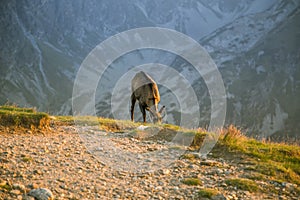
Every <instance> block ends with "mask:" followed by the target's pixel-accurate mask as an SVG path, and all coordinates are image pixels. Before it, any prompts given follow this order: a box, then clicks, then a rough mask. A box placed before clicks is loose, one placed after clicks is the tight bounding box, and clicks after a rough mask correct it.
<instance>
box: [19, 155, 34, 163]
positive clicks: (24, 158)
mask: <svg viewBox="0 0 300 200" xmlns="http://www.w3.org/2000/svg"><path fill="white" fill-rule="evenodd" d="M22 161H23V162H31V161H33V158H32V157H26V156H25V157H23V158H22Z"/></svg>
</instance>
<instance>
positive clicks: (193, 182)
mask: <svg viewBox="0 0 300 200" xmlns="http://www.w3.org/2000/svg"><path fill="white" fill-rule="evenodd" d="M181 182H182V183H183V184H186V185H202V183H201V181H200V180H199V179H198V178H185V179H183V180H182V181H181Z"/></svg>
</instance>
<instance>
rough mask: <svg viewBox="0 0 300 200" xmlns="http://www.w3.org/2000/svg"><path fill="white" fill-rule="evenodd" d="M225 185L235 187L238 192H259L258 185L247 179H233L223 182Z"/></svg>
mask: <svg viewBox="0 0 300 200" xmlns="http://www.w3.org/2000/svg"><path fill="white" fill-rule="evenodd" d="M225 183H226V184H227V185H230V186H233V187H236V188H238V189H240V190H247V191H249V192H257V191H258V190H259V187H258V185H257V184H256V183H255V182H254V181H253V180H249V179H242V178H234V179H227V180H226V181H225Z"/></svg>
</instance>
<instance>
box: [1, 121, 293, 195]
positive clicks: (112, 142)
mask: <svg viewBox="0 0 300 200" xmlns="http://www.w3.org/2000/svg"><path fill="white" fill-rule="evenodd" d="M82 130H84V131H86V134H85V135H82V134H81V135H79V134H78V128H76V127H73V126H58V127H55V128H52V129H51V130H48V131H40V132H39V133H31V132H30V131H28V130H18V131H14V130H10V129H8V128H5V127H0V144H1V146H0V186H1V187H0V199H34V198H32V197H30V196H28V195H27V194H28V193H30V191H32V189H36V188H47V189H48V190H50V191H51V192H52V194H53V196H54V199H199V197H198V196H197V195H198V191H199V189H201V188H213V189H217V190H218V191H219V192H220V195H218V196H216V197H215V198H214V199H298V197H297V196H296V194H294V193H293V192H290V191H288V192H285V191H287V190H288V189H289V188H287V184H285V185H282V186H281V185H278V187H276V188H277V190H278V194H275V193H271V194H254V193H250V192H248V191H242V190H238V189H237V188H235V187H232V186H228V185H227V184H226V183H225V180H226V179H228V178H233V177H243V176H245V175H246V174H247V173H251V172H249V171H246V170H245V169H246V168H247V164H237V163H235V162H231V161H229V160H224V159H222V158H218V159H207V160H202V159H199V158H198V159H182V158H181V159H179V158H178V157H177V159H175V158H174V157H169V156H167V157H166V159H170V160H169V161H172V162H169V161H168V162H167V163H166V162H164V161H163V158H164V156H166V155H167V153H166V152H170V149H172V150H174V149H175V150H176V149H177V150H178V149H180V148H170V144H167V143H163V142H158V143H155V142H153V141H140V140H138V139H135V138H132V137H130V136H129V135H126V134H125V133H122V134H121V133H104V132H100V131H97V130H96V129H95V128H93V127H91V128H88V129H87V128H86V127H85V129H81V131H82ZM101 138H102V139H101ZM83 141H84V142H83ZM96 144H98V145H96ZM87 147H88V148H87ZM124 152H125V153H124ZM126 152H129V153H128V154H126ZM153 152H160V153H154V154H153ZM177 153H178V152H177ZM139 154H140V156H139ZM170 154H173V155H176V156H178V155H177V154H176V151H175V153H174V152H171V153H170ZM144 155H146V156H144ZM149 155H150V156H149ZM157 155H159V156H157ZM126 159H132V160H130V161H128V162H127V163H126ZM161 163H163V164H161ZM138 166H140V169H142V170H139V168H138ZM147 166H151V167H149V168H147ZM126 167H127V168H126ZM118 168H119V169H121V170H118ZM126 169H129V170H126ZM151 169H153V170H151ZM186 178H198V179H199V180H200V181H201V184H200V185H194V186H190V185H186V184H183V183H182V180H184V179H186ZM268 184H276V183H271V182H262V181H261V182H260V183H259V185H260V186H261V187H264V185H268ZM5 186H9V187H10V188H9V189H8V190H7V189H5ZM292 186H293V185H291V184H290V185H289V187H292Z"/></svg>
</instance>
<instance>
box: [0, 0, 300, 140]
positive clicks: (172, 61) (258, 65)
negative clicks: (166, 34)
mask: <svg viewBox="0 0 300 200" xmlns="http://www.w3.org/2000/svg"><path fill="white" fill-rule="evenodd" d="M299 8H300V4H299V1H295V0H294V1H286V0H276V1H268V0H264V1H262V0H251V1H250V0H241V1H234V0H210V1H208V0H178V1H173V0H164V1H161V0H158V1H153V0H131V1H126V2H120V1H111V0H102V1H97V0H91V1H88V2H87V1H84V0H74V1H60V0H51V1H50V0H36V1H22V2H19V1H17V0H4V1H2V3H1V4H0V36H1V37H0V46H1V47H2V51H0V71H1V73H0V85H1V92H0V104H4V103H6V102H14V103H17V104H19V105H22V106H35V107H37V110H39V111H44V112H51V114H55V115H70V114H71V113H72V91H73V85H74V80H75V77H76V75H77V72H78V70H79V68H80V65H81V63H82V62H83V61H84V59H85V58H86V57H87V55H89V53H90V52H91V51H92V50H93V49H94V48H95V47H97V45H99V44H100V43H101V42H103V41H105V40H106V39H108V38H109V37H111V36H114V35H115V34H118V33H121V32H123V31H127V30H131V29H135V28H142V27H163V28H169V29H172V30H176V31H178V32H180V33H184V34H186V35H187V36H189V37H191V38H193V39H194V40H195V41H198V42H199V44H200V45H202V46H203V47H204V48H205V50H206V51H207V52H208V53H209V54H210V56H211V57H212V58H213V60H214V62H215V63H216V64H217V66H218V68H219V70H220V73H221V75H222V78H223V81H224V85H225V87H226V96H227V100H228V102H227V103H228V104H227V117H226V124H227V125H230V124H235V125H237V126H239V127H242V128H243V129H244V130H245V133H246V132H247V134H249V135H250V134H251V135H253V136H254V135H255V136H256V137H258V138H262V139H264V138H269V137H270V138H272V139H277V140H283V139H286V138H291V137H292V138H297V137H299V134H298V133H299V123H298V121H299V113H300V112H299V109H300V108H299V105H300V104H299V103H298V99H299V96H300V91H299V88H300V87H299V84H300V78H299V60H300V59H299V46H300V44H299V41H300V40H299V27H300V26H299V18H300V16H299ZM147 63H160V64H163V65H167V66H170V67H171V68H172V69H175V70H177V71H178V72H179V73H180V74H181V75H182V76H183V77H184V78H185V79H187V80H188V81H189V83H190V84H191V85H192V87H193V89H194V91H195V95H196V96H197V99H198V100H199V104H200V105H199V107H200V109H199V112H200V124H199V126H201V127H206V126H207V125H208V124H209V121H210V119H211V116H212V113H211V110H210V109H211V102H210V100H211V96H210V94H209V91H208V90H207V88H206V84H205V83H204V82H203V80H202V77H201V75H200V74H199V73H198V72H197V71H195V69H194V68H193V67H192V66H190V65H189V63H188V62H186V61H183V59H181V58H179V56H178V55H174V54H172V53H170V52H165V51H159V50H157V49H152V50H150V49H147V50H139V51H133V52H131V53H128V54H126V55H122V56H120V57H119V58H118V59H116V60H115V62H114V63H112V64H111V66H109V67H108V69H107V70H106V72H105V74H104V75H103V78H102V80H101V81H100V82H99V84H98V88H97V91H96V109H97V114H98V116H102V117H112V110H114V109H115V108H112V107H111V106H112V105H111V102H112V101H111V100H112V96H111V91H113V89H114V87H115V86H116V84H117V83H119V82H118V81H119V80H120V79H121V77H122V76H123V75H124V74H125V73H126V72H128V71H129V70H131V69H133V68H134V67H136V66H139V65H143V64H147ZM193 69H194V70H193ZM161 74H165V75H166V77H168V76H167V75H168V71H163V70H155V71H152V74H150V75H151V76H152V77H154V78H156V77H157V76H160V75H161ZM168 78H169V79H170V84H173V85H174V88H176V80H174V79H173V77H168ZM123 84H124V85H126V86H127V87H128V88H130V82H126V83H125V82H124V83H123ZM158 84H159V83H158ZM159 89H160V92H161V103H162V105H165V106H166V108H168V109H167V110H168V123H172V124H177V125H179V121H180V116H179V113H180V111H181V108H180V105H179V103H178V102H179V101H183V102H188V100H189V99H190V97H185V98H184V99H177V98H176V96H175V95H174V91H171V90H169V89H168V88H165V87H163V86H160V87H159ZM123 101H124V103H127V99H125V98H124V99H123ZM128 118H129V117H128Z"/></svg>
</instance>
